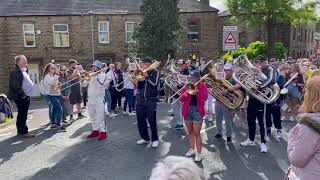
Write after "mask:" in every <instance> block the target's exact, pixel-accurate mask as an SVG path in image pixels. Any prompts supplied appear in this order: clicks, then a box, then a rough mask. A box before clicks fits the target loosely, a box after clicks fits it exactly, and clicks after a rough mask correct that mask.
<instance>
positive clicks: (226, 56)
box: [221, 46, 246, 61]
mask: <svg viewBox="0 0 320 180" xmlns="http://www.w3.org/2000/svg"><path fill="white" fill-rule="evenodd" d="M245 52H246V48H244V47H240V46H238V49H237V50H236V51H231V54H232V56H231V54H230V53H226V54H224V55H223V56H222V57H221V59H224V60H227V61H230V60H232V59H234V58H237V57H238V56H240V55H241V54H243V53H245Z"/></svg>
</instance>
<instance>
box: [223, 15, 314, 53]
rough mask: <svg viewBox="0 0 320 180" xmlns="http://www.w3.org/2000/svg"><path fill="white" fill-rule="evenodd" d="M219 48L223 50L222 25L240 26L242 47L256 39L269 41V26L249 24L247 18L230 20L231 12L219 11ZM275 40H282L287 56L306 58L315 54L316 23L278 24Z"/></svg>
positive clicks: (240, 43)
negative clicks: (234, 21) (233, 21)
mask: <svg viewBox="0 0 320 180" xmlns="http://www.w3.org/2000/svg"><path fill="white" fill-rule="evenodd" d="M219 23H220V28H219V29H220V32H219V50H220V53H221V54H223V53H224V52H222V26H226V25H236V26H238V33H239V42H238V44H239V45H240V46H242V47H246V46H248V45H249V44H250V43H251V42H254V41H258V40H259V41H264V42H267V41H268V33H267V27H266V26H265V25H262V26H260V27H250V26H248V24H247V22H246V21H245V18H240V20H239V21H238V23H231V22H230V13H229V12H228V11H224V12H221V13H219ZM274 35H275V36H274V42H282V43H283V44H284V45H285V47H286V48H287V50H288V54H287V56H291V57H293V58H304V57H309V56H310V55H313V54H314V44H315V24H309V25H298V26H293V25H290V24H276V26H275V34H274Z"/></svg>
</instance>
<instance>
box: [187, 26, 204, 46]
mask: <svg viewBox="0 0 320 180" xmlns="http://www.w3.org/2000/svg"><path fill="white" fill-rule="evenodd" d="M190 26H194V27H195V26H197V27H199V29H198V30H199V31H198V32H197V33H198V34H197V36H198V38H197V39H196V41H197V42H198V41H200V40H201V24H200V23H195V22H190V23H188V24H187V40H188V41H194V40H195V39H190V38H189V35H193V33H190V31H189V29H190V28H189V27H190ZM192 32H195V31H192Z"/></svg>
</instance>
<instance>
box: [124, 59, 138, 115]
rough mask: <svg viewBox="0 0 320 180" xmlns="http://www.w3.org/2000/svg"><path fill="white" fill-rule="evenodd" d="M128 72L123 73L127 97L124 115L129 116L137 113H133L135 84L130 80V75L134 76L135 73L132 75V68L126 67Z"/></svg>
mask: <svg viewBox="0 0 320 180" xmlns="http://www.w3.org/2000/svg"><path fill="white" fill-rule="evenodd" d="M126 70H127V71H126V72H125V73H123V79H124V81H125V83H124V87H125V89H124V94H125V97H126V100H125V101H124V108H123V114H129V115H135V113H132V100H133V96H134V83H133V82H132V80H131V79H130V77H129V76H130V74H133V72H131V73H130V67H129V66H128V65H127V66H126ZM127 105H128V110H129V112H127Z"/></svg>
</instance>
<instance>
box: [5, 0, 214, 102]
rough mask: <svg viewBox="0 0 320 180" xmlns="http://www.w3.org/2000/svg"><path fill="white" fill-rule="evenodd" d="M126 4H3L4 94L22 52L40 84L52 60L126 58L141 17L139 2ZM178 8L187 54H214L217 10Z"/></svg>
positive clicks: (195, 5) (188, 4) (186, 0)
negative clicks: (45, 68)
mask: <svg viewBox="0 0 320 180" xmlns="http://www.w3.org/2000/svg"><path fill="white" fill-rule="evenodd" d="M126 2H127V1H117V0H112V1H111V2H110V0H108V1H107V0H102V1H99V3H100V4H95V5H92V3H91V1H89V0H87V1H83V2H81V3H80V2H79V1H76V0H66V1H64V2H61V4H60V3H58V2H53V1H52V2H50V1H43V4H40V6H41V7H39V4H37V3H36V1H35V0H30V1H29V2H27V1H19V2H15V4H12V3H13V1H11V0H4V2H1V3H2V4H3V5H4V6H3V7H5V6H7V7H8V8H0V62H1V63H0V82H1V83H0V93H6V92H7V90H8V76H9V71H10V69H12V68H13V67H14V57H15V56H16V55H19V54H24V55H26V56H27V58H28V60H29V72H30V75H31V78H32V80H33V81H34V83H36V84H37V83H39V81H40V77H41V71H42V69H43V67H44V65H45V64H46V63H48V62H50V61H51V60H55V62H56V63H59V64H64V63H67V61H68V60H69V59H71V58H72V59H76V60H78V61H79V62H80V63H81V64H82V65H84V66H86V65H90V64H91V63H92V60H93V57H94V59H99V60H102V61H103V62H106V63H110V62H115V61H123V60H124V57H125V56H126V55H128V51H129V44H130V43H132V42H133V39H132V35H133V32H134V27H135V25H136V24H137V23H139V22H140V21H141V15H140V12H139V7H140V3H141V1H140V0H133V1H132V4H127V3H126ZM30 3H31V4H30ZM70 3H71V4H70ZM72 3H73V4H72ZM83 3H87V5H86V4H83ZM121 3H123V4H121ZM90 6H92V7H90ZM9 7H10V8H9ZM24 7H26V8H27V9H24ZM88 7H90V8H88ZM179 8H180V10H181V26H182V29H181V31H180V37H181V40H180V41H181V42H180V44H181V47H182V54H183V56H184V57H189V56H190V55H192V54H195V55H197V57H212V58H216V57H217V55H218V45H217V37H218V27H217V26H218V10H217V9H214V8H212V7H210V6H209V5H208V4H205V3H203V2H201V3H200V2H197V1H195V0H181V1H180V4H179ZM9 9H10V10H9ZM34 95H35V96H37V95H39V92H35V94H34Z"/></svg>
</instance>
